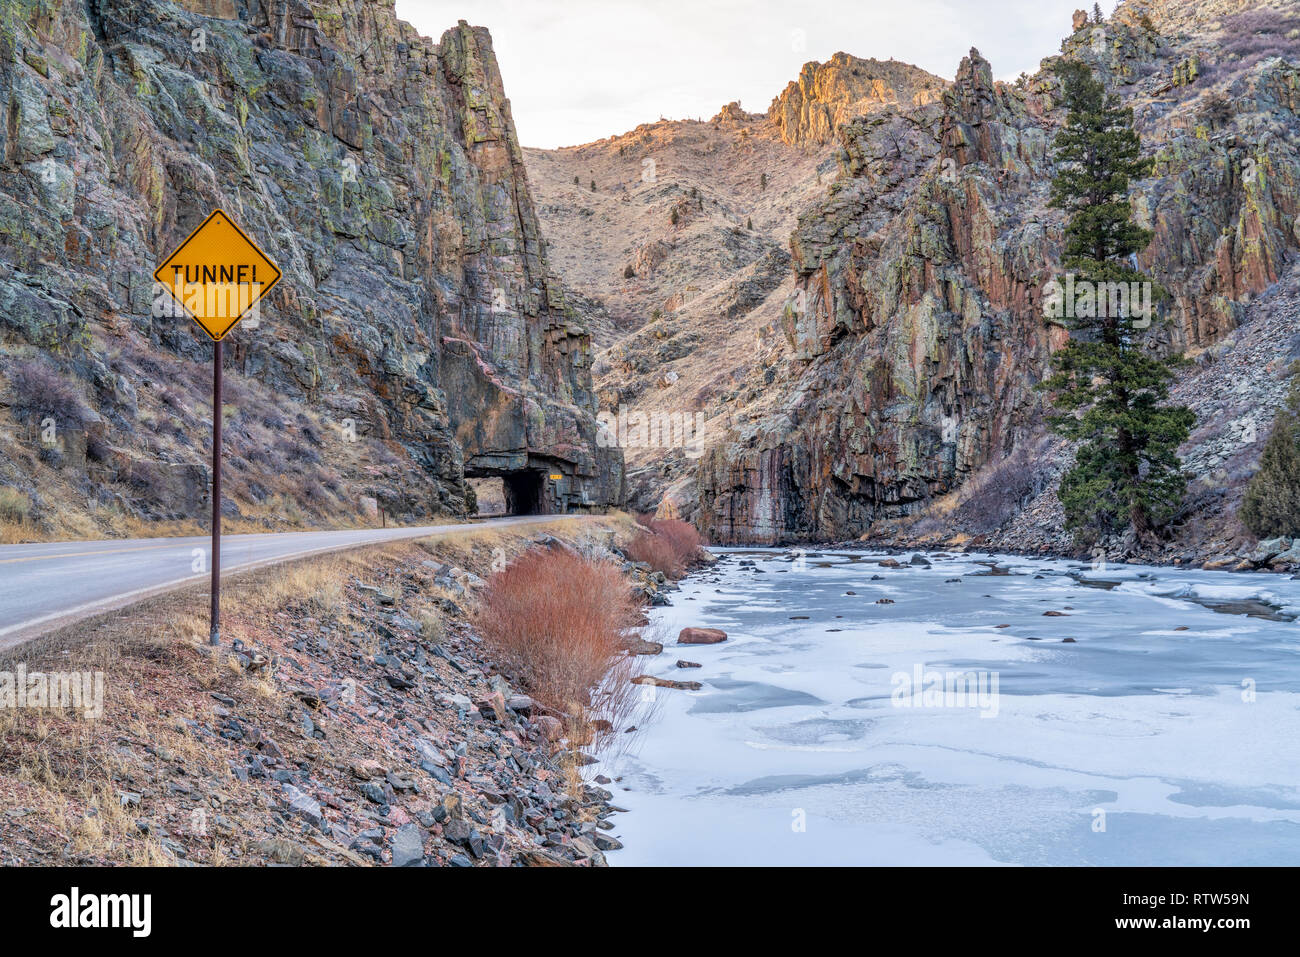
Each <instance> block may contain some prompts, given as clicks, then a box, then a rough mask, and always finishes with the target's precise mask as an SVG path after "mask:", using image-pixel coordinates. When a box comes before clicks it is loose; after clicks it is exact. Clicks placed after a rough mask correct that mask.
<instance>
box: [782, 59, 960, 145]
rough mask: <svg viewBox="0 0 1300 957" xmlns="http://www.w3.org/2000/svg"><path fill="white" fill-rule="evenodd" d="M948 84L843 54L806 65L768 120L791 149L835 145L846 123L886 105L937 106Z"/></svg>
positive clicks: (897, 65)
mask: <svg viewBox="0 0 1300 957" xmlns="http://www.w3.org/2000/svg"><path fill="white" fill-rule="evenodd" d="M947 86H948V81H947V80H945V79H943V78H942V77H938V76H935V75H934V74H933V73H927V72H926V71H925V70H922V69H921V68H920V67H915V66H912V65H911V64H910V63H901V62H899V61H897V60H888V61H886V60H863V59H859V58H858V57H855V56H850V55H849V54H847V53H837V54H835V55H834V56H833V57H831V58H830V59H829V60H827V61H826V62H825V63H817V62H812V63H805V64H804V67H803V69H802V70H801V71H800V72H799V77H798V79H796V80H792V81H791V82H790V84H789V85H788V86H787V87H786V88H785V90H783V91H782V92H781V94H780V95H779V96H777V97H776V98H775V99H773V100H772V105H771V106H770V107H769V108H768V111H767V116H768V119H769V120H771V122H772V123H773V124H774V125H775V126H776V128H777V131H778V132H779V134H780V136H781V138H782V139H783V140H784V141H785V142H786V143H789V144H791V145H798V146H820V145H822V144H825V143H833V142H835V133H836V130H838V129H839V128H840V127H841V126H842V125H844V124H845V123H848V122H849V121H850V120H853V119H856V118H857V117H859V116H865V115H867V114H869V113H874V112H876V111H877V110H881V109H884V108H886V107H913V106H924V105H926V104H927V103H933V102H934V101H936V100H937V99H938V98H939V96H940V95H941V94H942V93H943V91H944V89H945V88H946V87H947Z"/></svg>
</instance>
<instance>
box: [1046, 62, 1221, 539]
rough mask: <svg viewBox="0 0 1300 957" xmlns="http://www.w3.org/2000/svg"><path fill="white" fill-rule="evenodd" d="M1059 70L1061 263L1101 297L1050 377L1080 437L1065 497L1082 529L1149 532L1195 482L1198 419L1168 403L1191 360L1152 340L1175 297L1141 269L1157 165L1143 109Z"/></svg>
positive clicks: (1060, 420) (1083, 69)
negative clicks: (1164, 354)
mask: <svg viewBox="0 0 1300 957" xmlns="http://www.w3.org/2000/svg"><path fill="white" fill-rule="evenodd" d="M1059 72H1060V74H1061V78H1062V81H1063V83H1064V88H1065V105H1066V107H1067V108H1068V110H1069V117H1068V119H1067V121H1066V125H1065V128H1064V129H1063V130H1062V131H1061V132H1060V133H1059V134H1058V135H1057V137H1056V141H1055V143H1054V148H1055V158H1056V160H1057V162H1058V163H1059V164H1060V166H1059V171H1058V173H1057V175H1056V176H1055V178H1054V179H1053V181H1052V200H1051V201H1052V205H1053V206H1055V207H1057V208H1060V209H1064V210H1065V211H1066V212H1067V213H1068V214H1069V216H1070V218H1069V221H1068V223H1067V224H1066V227H1065V251H1064V255H1063V257H1062V264H1063V266H1064V267H1065V269H1066V270H1067V272H1068V273H1070V274H1072V275H1073V277H1074V282H1073V288H1076V289H1078V288H1083V289H1086V290H1090V291H1092V292H1093V296H1092V300H1091V303H1090V304H1088V303H1086V302H1085V301H1083V300H1079V301H1078V302H1070V303H1068V304H1067V305H1068V306H1076V308H1067V309H1066V310H1065V311H1064V313H1063V314H1062V317H1061V319H1060V321H1061V322H1062V323H1063V324H1064V325H1065V326H1066V327H1067V328H1068V329H1069V330H1070V332H1071V336H1070V341H1069V343H1068V344H1067V345H1066V346H1065V347H1064V348H1063V349H1061V350H1060V351H1058V352H1057V353H1056V354H1055V355H1053V357H1052V369H1053V372H1052V374H1051V375H1050V376H1049V377H1048V378H1047V380H1046V381H1045V382H1044V383H1043V385H1042V387H1043V388H1044V389H1046V390H1047V391H1048V392H1049V393H1050V401H1051V404H1052V406H1053V407H1054V414H1053V415H1051V416H1050V417H1049V419H1048V421H1049V424H1050V425H1051V427H1052V429H1053V430H1054V431H1055V432H1057V433H1058V434H1060V435H1063V436H1066V437H1067V438H1070V439H1073V440H1075V441H1078V442H1079V443H1080V445H1079V447H1078V451H1077V454H1076V459H1075V464H1074V467H1073V468H1071V469H1070V470H1069V471H1068V472H1067V473H1066V474H1065V475H1064V476H1063V477H1062V479H1061V485H1060V488H1059V489H1058V490H1057V495H1058V496H1059V498H1060V500H1061V504H1062V505H1063V506H1064V508H1065V517H1066V527H1067V528H1068V529H1070V530H1071V531H1073V532H1075V533H1076V535H1077V536H1078V537H1080V538H1082V539H1088V540H1093V541H1095V540H1097V539H1098V538H1101V537H1104V536H1106V535H1111V534H1116V533H1119V532H1122V531H1124V530H1125V529H1126V528H1130V527H1131V528H1132V529H1133V530H1134V531H1136V533H1137V535H1138V536H1139V538H1140V539H1143V540H1146V539H1149V538H1151V537H1153V536H1154V535H1155V534H1156V533H1157V532H1158V531H1160V530H1161V529H1162V528H1163V527H1164V526H1165V525H1167V523H1168V522H1169V520H1170V519H1171V518H1172V516H1173V513H1174V511H1175V510H1176V508H1177V507H1178V505H1179V503H1180V502H1181V500H1182V497H1183V493H1184V492H1185V490H1186V485H1187V478H1186V475H1185V474H1184V473H1183V472H1182V469H1181V463H1180V462H1179V460H1178V454H1177V449H1178V446H1179V445H1180V444H1181V443H1182V442H1183V441H1184V440H1185V439H1186V438H1187V435H1188V433H1189V431H1190V429H1191V427H1192V425H1193V424H1194V423H1195V421H1196V419H1195V416H1194V415H1193V414H1192V412H1191V410H1189V409H1187V408H1183V407H1175V406H1168V405H1164V404H1163V402H1164V400H1165V399H1166V398H1167V397H1168V394H1169V384H1170V382H1171V381H1172V380H1173V378H1174V369H1175V368H1176V367H1177V365H1178V364H1179V363H1180V362H1181V359H1180V358H1160V357H1157V356H1154V355H1150V354H1148V352H1147V350H1146V349H1145V348H1144V346H1143V340H1142V337H1143V334H1144V333H1145V331H1146V330H1147V328H1148V327H1149V326H1150V325H1151V323H1152V322H1153V317H1154V310H1153V309H1152V308H1151V304H1152V303H1154V302H1155V301H1156V300H1158V299H1161V298H1163V297H1164V295H1165V294H1164V292H1163V291H1162V290H1160V289H1159V288H1158V287H1157V286H1156V285H1155V284H1154V283H1151V281H1150V280H1149V279H1148V277H1146V276H1144V275H1143V274H1142V273H1141V272H1139V271H1138V270H1137V269H1136V268H1135V267H1136V254H1137V253H1138V252H1140V251H1141V250H1142V249H1145V248H1146V246H1147V244H1148V243H1150V241H1151V233H1150V231H1149V230H1145V229H1142V228H1140V227H1139V226H1137V225H1136V224H1135V223H1134V222H1133V221H1132V212H1133V210H1132V206H1131V204H1130V203H1129V199H1128V189H1129V180H1130V179H1131V178H1136V177H1141V176H1144V175H1146V174H1147V173H1148V172H1149V170H1150V161H1148V160H1144V159H1142V155H1141V142H1140V140H1139V139H1138V135H1137V133H1136V132H1135V131H1134V129H1133V111H1132V110H1131V109H1126V108H1123V107H1121V106H1120V105H1119V99H1118V97H1116V96H1113V95H1110V96H1108V95H1107V94H1106V90H1105V87H1104V86H1103V84H1102V83H1101V82H1100V81H1099V80H1097V79H1095V78H1094V77H1093V75H1092V71H1091V70H1090V69H1089V68H1088V67H1087V66H1086V65H1085V64H1082V63H1079V62H1075V61H1068V62H1066V63H1064V64H1063V65H1062V66H1061V67H1060V68H1059ZM1134 283H1137V284H1144V283H1145V284H1147V285H1146V286H1145V287H1143V286H1141V285H1138V286H1134V285H1132V284H1134ZM1119 284H1125V287H1127V289H1143V288H1144V289H1145V290H1146V291H1147V293H1148V294H1147V295H1146V296H1144V297H1141V299H1142V301H1143V302H1144V303H1145V304H1146V308H1145V309H1134V308H1132V306H1133V300H1132V299H1128V300H1125V301H1126V302H1127V304H1128V308H1124V307H1121V308H1114V305H1115V303H1116V301H1117V297H1116V296H1115V295H1113V294H1110V293H1109V291H1110V290H1121V289H1123V288H1124V287H1121V286H1120V285H1119ZM1068 287H1069V286H1067V288H1068ZM1058 289H1059V284H1058ZM1058 295H1059V292H1058Z"/></svg>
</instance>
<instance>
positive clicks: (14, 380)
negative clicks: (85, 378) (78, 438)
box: [9, 362, 88, 429]
mask: <svg viewBox="0 0 1300 957" xmlns="http://www.w3.org/2000/svg"><path fill="white" fill-rule="evenodd" d="M9 380H10V384H11V386H12V390H13V411H14V416H15V417H16V418H17V419H18V421H19V422H30V421H36V422H39V421H41V420H42V419H44V418H52V419H54V421H55V423H56V424H57V425H58V426H59V427H60V428H64V429H77V428H80V427H81V426H82V424H83V423H84V422H85V421H86V419H87V418H88V413H87V411H86V406H85V404H84V403H83V402H82V401H81V397H80V396H79V395H78V394H77V390H76V389H74V388H73V386H72V384H71V383H69V382H68V380H67V379H65V378H64V377H63V376H61V375H60V374H59V373H58V372H57V371H55V370H54V369H53V368H51V367H50V366H49V365H47V364H46V363H44V362H24V363H22V364H20V365H19V366H18V367H17V368H15V369H14V371H13V372H12V373H11V374H10V377H9Z"/></svg>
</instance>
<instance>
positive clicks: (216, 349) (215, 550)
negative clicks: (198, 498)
mask: <svg viewBox="0 0 1300 957" xmlns="http://www.w3.org/2000/svg"><path fill="white" fill-rule="evenodd" d="M221 342H222V340H220V339H218V340H217V341H216V342H214V343H212V589H211V591H212V611H211V614H210V616H209V617H210V619H211V622H212V627H211V629H210V630H209V631H208V644H210V645H219V644H221V419H222V414H221Z"/></svg>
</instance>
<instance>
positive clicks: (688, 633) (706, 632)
mask: <svg viewBox="0 0 1300 957" xmlns="http://www.w3.org/2000/svg"><path fill="white" fill-rule="evenodd" d="M726 640H727V633H726V632H725V631H723V630H722V629H720V628H683V629H682V630H681V632H679V633H678V635H677V643H678V644H679V645H716V644H717V643H718V642H720V641H726Z"/></svg>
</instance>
